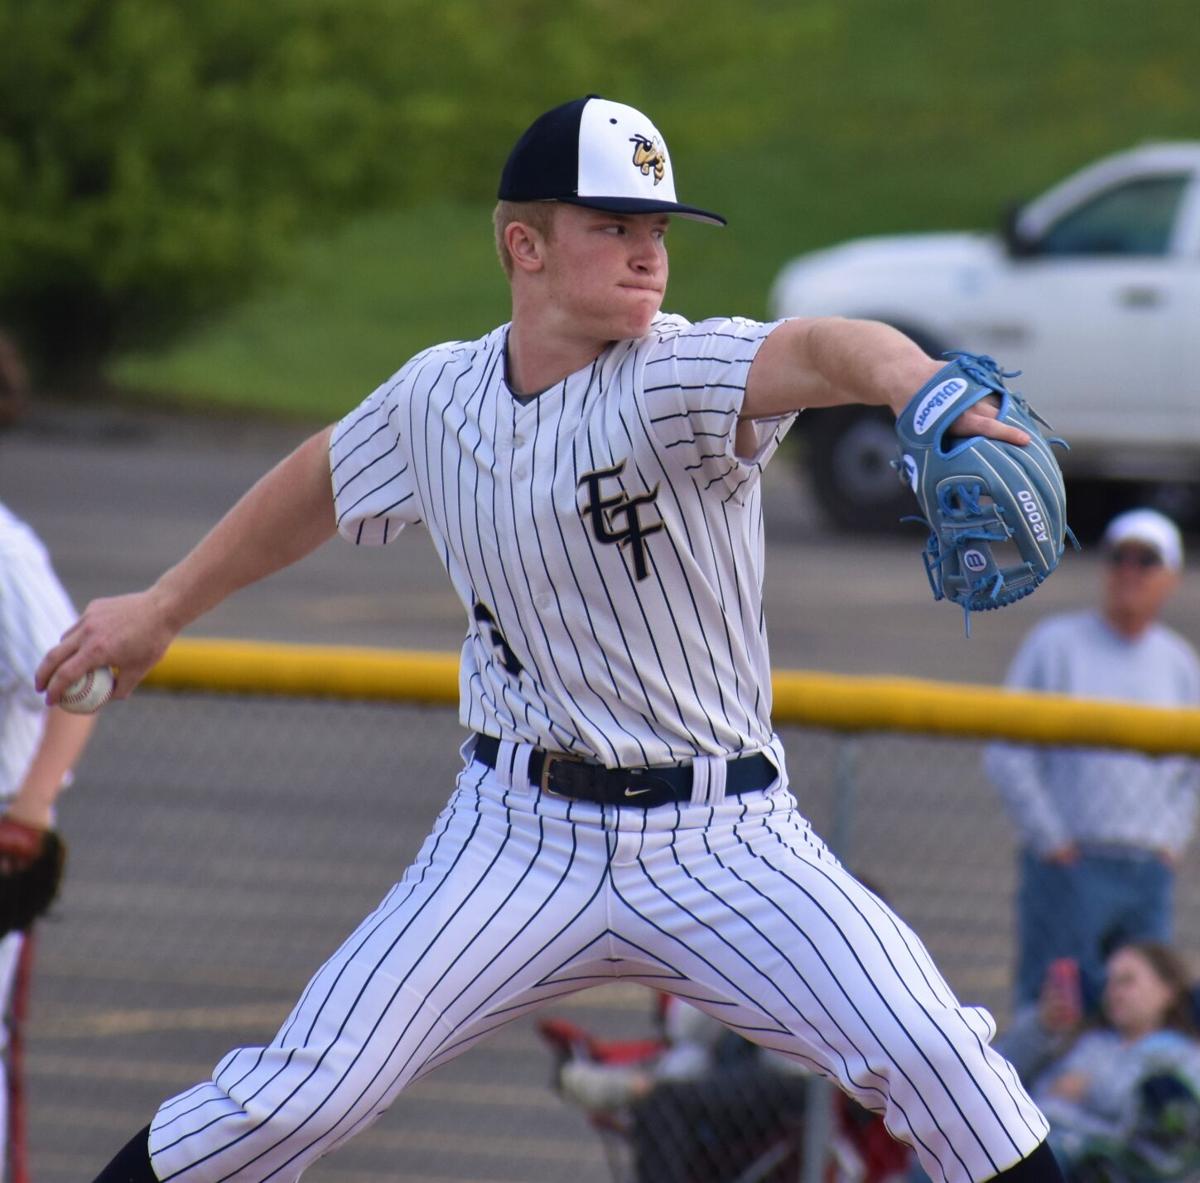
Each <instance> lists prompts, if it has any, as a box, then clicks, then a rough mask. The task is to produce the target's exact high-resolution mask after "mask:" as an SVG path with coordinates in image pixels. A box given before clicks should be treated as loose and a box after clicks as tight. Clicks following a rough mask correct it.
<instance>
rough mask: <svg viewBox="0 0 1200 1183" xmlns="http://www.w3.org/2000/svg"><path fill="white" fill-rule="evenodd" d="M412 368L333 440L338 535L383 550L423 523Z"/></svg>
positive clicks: (368, 402)
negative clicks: (414, 452) (412, 421)
mask: <svg viewBox="0 0 1200 1183" xmlns="http://www.w3.org/2000/svg"><path fill="white" fill-rule="evenodd" d="M415 360H416V359H414V361H415ZM412 364H413V363H412V362H410V363H409V365H408V366H405V367H404V369H402V370H400V372H399V373H398V374H396V375H395V376H394V377H392V378H391V379H389V380H388V381H387V382H385V383H384V384H383V385H382V386H380V387H379V389H378V390H376V391H375V392H374V393H373V394H371V395H370V396H369V397H368V398H366V399H365V400H364V401H363V402H362V403H361V404H360V405H359V406H358V407H356V408H355V409H354V410H353V411H351V412H350V414H348V415H347V416H346V417H345V418H344V419H343V420H342V421H341V422H340V423H338V424H337V425H336V426H335V427H334V429H333V435H332V436H331V437H330V442H329V470H330V476H331V479H332V481H333V500H334V511H335V513H336V515H337V526H338V531H339V532H340V533H341V534H342V536H343V537H345V538H348V539H350V541H351V542H355V543H360V544H365V545H370V546H382V545H383V544H384V543H387V542H390V541H391V540H392V539H393V538H395V537H396V535H397V534H399V533H400V531H401V530H402V529H403V528H404V527H405V526H409V525H415V524H416V523H417V522H419V521H421V505H420V500H419V498H418V497H417V491H416V484H415V481H414V479H413V471H412V459H411V457H410V455H409V440H410V438H411V433H410V429H409V421H408V414H409V406H410V399H409V397H408V395H409V393H410V386H409V383H408V382H407V381H406V376H407V373H408V370H409V366H411V365H412Z"/></svg>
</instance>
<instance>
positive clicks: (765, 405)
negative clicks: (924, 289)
mask: <svg viewBox="0 0 1200 1183" xmlns="http://www.w3.org/2000/svg"><path fill="white" fill-rule="evenodd" d="M944 365H945V363H944V362H941V361H937V360H935V359H934V358H931V357H929V355H928V354H926V353H925V351H924V350H922V349H921V348H919V347H918V346H917V345H915V344H913V342H912V341H911V340H909V338H908V337H906V336H905V335H904V334H903V333H901V332H900V331H899V330H897V329H894V328H892V327H891V326H890V325H885V324H883V323H881V322H879V321H872V320H850V319H846V318H843V317H814V318H808V319H796V320H785V321H782V322H781V323H780V324H779V325H778V326H776V328H774V329H773V330H772V331H771V333H770V335H769V336H768V337H767V339H766V340H765V341H764V342H763V343H762V345H761V346H760V347H759V350H758V353H757V355H756V356H755V358H754V362H753V363H752V364H751V366H750V372H749V374H748V376H747V379H746V394H745V398H744V400H743V402H742V411H741V418H743V419H771V418H777V417H779V416H781V415H788V414H791V413H792V412H794V411H800V410H806V409H815V408H818V407H837V406H846V405H849V404H856V403H857V404H863V405H866V406H879V407H888V408H890V409H891V411H892V412H893V414H899V413H900V411H902V410H903V409H904V407H905V405H906V404H907V403H908V401H909V399H911V398H912V396H913V394H914V393H915V392H916V391H917V390H919V389H920V388H921V387H922V386H923V385H924V384H925V383H926V382H928V381H929V379H930V378H932V377H933V375H934V374H936V373H937V372H938V371H939V370H940V369H942V368H943V367H944ZM954 433H955V434H956V435H986V436H991V437H993V438H995V439H999V440H1003V441H1005V442H1007V443H1012V444H1025V443H1028V442H1029V437H1028V436H1027V435H1026V434H1025V432H1023V431H1021V430H1020V429H1019V428H1015V427H1012V426H1011V425H1009V424H1005V423H998V422H997V421H996V407H995V405H994V404H992V403H991V401H990V400H986V399H985V400H984V401H983V402H980V403H978V404H976V406H974V407H972V408H971V409H969V410H967V411H964V412H963V413H962V414H961V415H960V416H959V417H958V420H957V421H956V422H955V424H954Z"/></svg>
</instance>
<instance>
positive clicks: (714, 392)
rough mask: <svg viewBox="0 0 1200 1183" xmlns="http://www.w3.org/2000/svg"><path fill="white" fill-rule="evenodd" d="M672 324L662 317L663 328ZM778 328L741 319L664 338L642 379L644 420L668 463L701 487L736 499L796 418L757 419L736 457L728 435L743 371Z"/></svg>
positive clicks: (741, 393)
mask: <svg viewBox="0 0 1200 1183" xmlns="http://www.w3.org/2000/svg"><path fill="white" fill-rule="evenodd" d="M675 319H676V318H670V317H668V318H664V320H663V322H661V323H662V327H663V328H664V329H666V328H668V326H669V325H670V324H671V322H672V321H673V320H675ZM777 323H778V322H772V323H770V324H764V323H761V322H759V321H753V320H745V319H742V318H741V317H734V318H720V319H714V320H705V321H701V322H700V323H699V324H695V325H692V324H689V323H688V322H687V321H685V320H682V319H678V324H679V325H680V331H679V332H678V333H677V334H676V333H672V332H669V331H667V332H664V335H663V339H662V341H661V342H660V344H659V345H658V346H657V347H656V348H655V349H654V350H653V351H652V352H651V354H650V355H649V357H648V359H647V362H646V367H645V372H644V376H643V391H644V395H645V399H646V408H647V413H648V414H649V417H650V421H651V423H652V425H653V427H654V431H655V434H656V435H657V437H658V439H659V442H660V443H661V445H662V448H663V455H664V459H665V460H666V462H667V463H668V464H671V465H672V466H675V467H677V468H680V469H682V470H684V471H686V472H687V473H688V474H689V475H690V476H692V478H693V479H694V480H696V481H698V482H700V483H701V484H702V485H711V484H715V483H718V482H720V483H722V484H723V485H724V486H725V487H726V488H727V489H728V490H729V492H730V495H731V496H732V497H733V499H734V500H740V499H741V497H742V496H743V495H744V493H745V492H746V491H748V490H749V489H750V488H751V487H752V486H753V483H754V481H755V480H756V479H757V477H758V476H759V475H760V474H761V472H762V469H763V467H764V466H765V465H766V463H767V461H768V460H769V459H770V458H771V456H772V455H773V454H774V453H775V450H776V448H778V446H779V443H780V441H781V440H782V439H783V437H784V435H785V434H786V432H787V429H788V428H789V427H790V426H791V425H792V422H793V421H794V419H795V415H794V414H792V415H785V416H782V417H780V418H778V419H758V420H755V421H754V423H753V425H752V430H753V432H754V436H755V441H754V447H753V450H752V454H751V455H749V456H738V455H737V453H736V451H735V434H736V429H737V426H738V415H739V413H740V412H741V409H742V401H743V399H744V398H745V394H746V379H747V377H748V375H749V373H750V366H751V363H753V361H754V358H755V357H756V356H757V354H758V350H759V348H760V347H761V345H762V343H763V342H764V341H765V340H766V339H767V337H768V336H769V335H770V333H771V330H772V329H774V328H775V327H776V324H777Z"/></svg>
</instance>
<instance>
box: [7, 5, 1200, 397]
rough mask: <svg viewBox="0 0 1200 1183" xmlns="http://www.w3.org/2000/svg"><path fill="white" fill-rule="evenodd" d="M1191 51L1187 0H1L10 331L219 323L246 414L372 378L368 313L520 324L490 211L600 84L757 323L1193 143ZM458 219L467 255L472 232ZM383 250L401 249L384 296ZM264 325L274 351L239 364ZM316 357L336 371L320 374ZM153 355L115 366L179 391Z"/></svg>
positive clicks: (713, 284)
mask: <svg viewBox="0 0 1200 1183" xmlns="http://www.w3.org/2000/svg"><path fill="white" fill-rule="evenodd" d="M1198 56H1200V21H1197V20H1196V12H1195V6H1194V3H1193V2H1192V0H1155V3H1154V4H1150V5H1145V4H1138V3H1135V2H1134V0H1051V2H1050V3H1047V2H1046V0H1005V3H1003V4H979V3H974V4H973V3H964V2H963V0H800V2H794V0H786V2H785V0H743V2H742V3H740V4H738V5H736V6H730V5H729V4H728V3H715V2H713V0H693V3H691V4H689V5H686V6H683V7H680V6H679V5H677V4H674V3H670V4H668V3H667V2H666V0H508V3H506V4H504V5H496V4H494V3H486V2H485V0H354V3H345V2H344V0H287V2H286V3H283V2H281V0H259V3H257V4H245V3H243V2H242V0H206V2H205V3H204V4H188V5H180V4H163V3H161V2H160V0H0V315H3V314H7V315H8V316H9V317H12V318H16V319H18V320H19V321H20V322H21V323H22V324H23V325H24V326H25V327H26V336H27V339H31V338H30V335H29V331H30V328H31V327H40V333H39V334H38V336H37V337H36V342H37V343H40V344H41V347H42V349H43V351H44V352H48V353H51V354H54V355H63V354H71V353H81V354H86V352H87V350H88V348H89V344H90V345H91V346H92V348H93V352H102V351H103V350H104V349H106V348H108V347H109V346H110V345H111V344H113V343H116V344H117V345H118V346H119V347H120V348H121V349H122V350H123V351H128V349H129V348H130V347H131V346H134V345H137V346H139V347H141V348H143V349H144V347H145V346H147V345H154V344H155V343H158V342H162V341H164V340H166V341H169V340H170V334H171V333H173V332H174V331H176V330H177V329H179V328H180V327H184V326H194V325H195V324H197V323H198V318H201V323H202V324H203V327H202V328H201V329H200V331H199V335H193V336H192V337H191V338H190V339H189V340H188V341H185V342H184V344H183V346H182V353H186V354H188V355H189V356H191V357H192V358H193V359H195V358H199V357H200V355H201V353H202V352H203V351H204V349H211V350H216V351H217V352H218V353H219V354H220V356H221V357H222V359H223V362H222V364H220V365H217V366H214V367H211V368H212V369H213V370H214V371H215V370H227V371H229V378H228V380H227V383H226V384H227V385H230V386H232V385H236V383H237V379H236V375H235V374H234V372H233V370H234V369H235V368H236V364H237V363H236V362H235V360H234V359H235V358H237V357H239V356H242V357H245V358H246V359H249V358H250V356H251V353H252V352H253V358H254V362H253V364H254V365H255V366H257V367H258V368H259V369H263V368H271V369H272V370H273V371H277V372H278V374H279V378H278V381H277V383H272V382H262V381H259V380H257V379H255V380H253V381H248V382H246V383H245V387H246V392H245V397H246V398H249V399H252V400H253V399H255V398H257V397H258V396H259V394H258V392H262V391H265V390H267V389H268V388H269V387H271V386H273V385H276V384H277V385H279V386H280V387H284V388H287V387H290V388H291V389H293V390H296V389H299V388H300V387H303V386H305V385H306V384H307V383H309V382H313V383H314V390H313V392H312V393H311V394H310V395H309V396H307V397H306V398H305V400H304V402H305V405H306V406H311V405H314V404H315V403H317V402H319V401H320V397H321V396H320V395H319V394H318V393H317V391H316V389H315V375H317V374H322V375H323V374H325V373H326V372H327V371H328V372H330V373H332V372H336V371H338V368H339V366H338V362H337V360H336V359H337V358H338V356H339V354H340V357H341V365H342V366H343V368H344V369H348V370H349V371H352V382H353V384H354V386H355V388H356V389H357V387H358V385H359V381H360V371H361V370H362V369H364V368H369V369H370V371H371V373H372V374H374V373H375V363H374V362H372V363H370V366H369V367H364V366H363V365H362V363H361V361H360V359H361V358H362V357H363V355H364V347H363V345H362V339H363V335H364V334H363V330H362V327H361V326H362V325H364V324H378V323H379V322H380V319H381V317H380V314H379V312H378V310H379V309H381V308H385V307H387V308H397V317H396V319H395V320H393V321H392V322H390V323H391V325H392V331H391V332H390V334H389V337H388V340H389V342H390V344H391V345H393V346H394V347H395V353H396V357H395V364H399V362H400V361H402V360H403V359H404V352H403V351H404V350H408V349H409V346H410V344H411V346H412V348H416V347H419V346H420V345H421V344H424V343H425V340H423V339H415V340H414V339H413V338H414V331H413V330H412V329H410V327H409V326H413V328H414V329H415V327H417V326H419V327H420V328H421V329H422V330H429V331H430V332H431V333H432V335H433V336H435V337H446V336H451V335H464V334H465V333H466V332H467V331H468V329H466V328H464V327H460V326H459V325H458V323H457V322H458V312H459V310H460V308H461V305H462V300H463V297H464V295H466V296H472V297H473V295H474V292H475V291H476V289H477V288H478V289H479V290H481V291H485V292H487V293H488V303H487V306H488V308H489V309H490V308H491V307H492V306H493V303H494V304H495V305H496V306H499V307H502V305H503V303H504V301H503V290H502V289H501V291H500V293H499V295H498V296H496V294H495V293H496V289H495V286H494V285H495V284H496V282H497V279H496V276H497V274H498V273H497V272H496V269H495V263H494V260H493V259H492V257H491V249H490V246H489V244H488V238H487V235H488V230H487V214H488V207H489V205H490V202H491V198H492V195H493V193H494V191H495V183H496V178H497V175H498V173H499V170H500V167H501V165H502V163H503V160H504V157H505V155H506V153H507V150H508V148H509V146H510V145H511V143H512V142H513V140H514V139H515V137H516V135H517V134H519V132H520V130H521V129H522V128H523V127H524V126H525V125H526V124H527V123H528V122H529V120H530V119H531V118H532V117H533V116H535V115H536V114H538V113H539V112H540V111H542V110H544V109H545V108H547V107H549V106H550V105H552V104H554V103H556V102H560V101H563V100H564V99H567V98H570V97H574V96H576V95H579V94H583V93H587V92H589V91H595V92H597V93H601V94H606V95H609V96H610V97H614V98H620V99H622V100H624V101H627V102H631V103H633V104H635V105H638V106H641V107H643V108H644V109H646V110H647V111H648V112H649V113H650V114H651V115H652V116H653V118H654V119H655V121H656V122H657V123H658V124H659V126H660V127H661V128H662V129H663V130H664V131H665V133H666V134H667V136H668V138H669V141H670V144H671V150H672V155H673V157H674V159H675V162H676V165H677V168H678V172H679V185H680V192H681V195H682V196H683V197H684V199H685V200H691V201H695V202H697V203H699V204H702V205H705V206H708V207H710V208H714V209H718V210H721V211H722V212H723V213H726V214H727V215H729V217H730V220H731V226H730V229H729V230H728V231H726V232H719V233H712V232H709V231H707V230H706V229H705V228H699V227H690V226H689V227H683V226H680V227H678V228H677V229H676V230H674V231H673V232H672V239H673V271H674V278H673V281H672V285H673V290H672V298H671V300H670V304H671V306H672V307H674V308H677V309H679V310H680V311H683V312H686V313H688V314H690V315H702V314H709V313H714V312H730V311H737V312H744V313H747V314H749V315H759V314H761V313H762V311H763V309H764V299H765V294H766V289H767V287H768V285H769V283H770V280H771V277H772V276H773V274H774V272H775V270H776V269H777V268H778V266H779V265H780V264H781V263H782V262H783V261H784V259H786V258H787V257H788V256H789V255H791V254H794V253H797V252H798V251H801V250H807V249H810V248H812V247H815V246H820V245H822V244H825V243H829V242H832V241H836V240H838V239H841V238H846V237H850V236H853V235H860V234H864V233H873V232H892V231H905V230H918V229H924V228H930V229H933V228H945V227H970V226H979V227H985V226H990V225H994V224H995V221H996V218H997V216H998V213H999V211H1000V209H1001V208H1002V206H1004V205H1005V204H1006V203H1007V202H1009V201H1011V200H1013V199H1017V198H1020V197H1023V196H1029V195H1031V194H1033V193H1035V192H1037V191H1039V190H1040V189H1042V188H1043V187H1044V186H1045V185H1047V184H1049V183H1051V182H1052V181H1054V180H1056V179H1058V178H1060V177H1062V176H1064V175H1066V173H1067V172H1069V171H1070V170H1072V169H1073V168H1075V167H1077V166H1079V165H1081V164H1083V163H1085V162H1086V161H1088V160H1090V159H1093V158H1095V157H1097V156H1099V155H1101V154H1103V153H1105V152H1108V151H1112V150H1115V149H1119V148H1124V147H1127V146H1129V145H1130V144H1131V143H1133V142H1136V141H1138V140H1142V139H1147V138H1166V137H1179V138H1195V137H1196V136H1197V135H1200V92H1197V90H1196V87H1195V85H1194V63H1195V61H1196V60H1197V58H1198ZM438 206H444V207H446V211H447V212H446V219H448V221H447V220H445V219H441V218H440V217H439V216H437V215H436V214H431V212H430V211H431V210H432V209H435V208H436V207H438ZM468 210H469V211H470V213H469V214H468V212H467V211H468ZM359 217H364V218H365V220H364V221H363V223H362V228H361V229H358V230H356V229H355V228H354V226H353V225H352V226H351V227H349V228H348V229H347V231H346V232H345V233H342V232H341V231H342V228H343V226H344V223H346V222H347V220H350V219H355V218H359ZM451 223H452V224H453V225H452V226H451ZM469 226H474V228H475V233H476V234H477V238H475V239H474V240H473V241H474V243H475V247H476V249H475V252H470V251H467V250H465V249H460V240H459V239H458V238H457V237H455V236H456V235H458V234H459V233H460V232H461V233H462V234H464V235H465V234H466V233H467V227H469ZM435 228H441V231H439V232H445V233H448V234H450V235H451V239H452V244H453V245H452V246H451V247H450V249H449V250H447V244H446V243H445V242H443V241H441V240H440V239H439V237H438V233H435V232H434V229H435ZM465 241H466V240H465V239H464V240H461V242H462V243H465ZM299 243H309V244H311V246H307V247H305V248H304V249H303V250H298V244H299ZM377 244H383V247H384V249H385V251H386V250H390V249H394V250H395V251H396V252H397V254H396V257H394V258H392V259H391V268H390V271H389V273H388V276H387V278H385V276H384V274H383V273H382V271H381V269H380V267H379V262H378V259H377V258H376V257H375V254H376V251H377ZM414 274H419V275H421V276H423V277H425V278H424V279H423V280H422V286H421V288H420V289H417V288H416V287H415V286H414V284H413V282H412V279H411V278H410V277H411V276H413V275H414ZM360 276H361V278H359V277H360ZM430 276H436V277H437V281H436V282H433V283H430V282H429V278H428V277H430ZM264 277H265V278H267V279H268V280H269V281H270V283H269V284H267V285H265V286H264V285H263V283H262V280H263V278H264ZM456 281H457V283H456ZM389 284H391V285H394V286H395V287H396V288H397V289H400V290H405V289H407V295H406V296H405V297H403V298H400V303H402V304H403V303H404V300H405V299H409V300H411V301H412V303H413V305H414V306H415V310H414V309H411V308H408V307H407V305H405V307H404V310H403V311H400V310H399V309H398V307H397V301H396V300H392V299H388V298H386V297H385V295H384V289H385V288H386V287H387V286H388V285H389ZM481 285H482V286H481ZM292 288H294V289H295V292H294V293H293V294H291V295H289V291H290V290H291V289H292ZM256 292H261V293H263V294H262V295H261V298H258V297H257V296H256ZM300 293H303V294H300ZM247 297H252V299H251V300H250V302H249V303H247V302H246V298H247ZM231 306H232V307H233V308H234V310H233V311H232V312H231V313H230V314H229V315H228V316H227V318H226V319H224V320H213V315H214V314H216V313H220V312H221V310H223V309H226V308H229V307H231ZM272 309H273V310H275V311H274V313H272V312H271V310H272ZM306 310H307V312H308V313H309V314H311V315H316V316H317V317H318V322H319V328H317V329H313V328H312V327H310V322H308V321H305V320H303V319H302V318H303V317H304V315H306ZM501 314H502V313H501ZM272 315H274V316H276V317H277V318H278V321H277V323H275V324H274V327H273V328H272V329H271V330H270V331H268V329H267V326H268V324H269V323H273V322H272ZM297 318H300V319H297ZM250 324H252V325H253V326H254V329H253V332H252V333H250V336H252V337H253V339H254V340H256V341H258V342H259V345H260V348H259V349H258V350H256V351H251V350H249V349H248V348H230V347H229V344H228V342H229V340H231V339H232V338H236V337H237V336H239V334H240V335H241V336H242V338H243V341H245V340H246V339H248V338H247V333H248V331H249V330H248V327H247V326H248V325H250ZM339 325H340V326H342V329H341V330H340V331H336V332H335V328H336V326H339ZM471 331H473V329H472V330H471ZM223 334H228V335H229V336H228V337H225V336H223ZM309 339H313V340H315V339H319V340H323V341H325V342H326V346H325V348H326V350H327V352H328V356H329V358H330V360H329V362H328V364H322V365H317V366H314V365H312V364H306V365H303V366H302V365H301V363H300V361H299V359H300V358H301V357H305V356H306V355H308V354H310V353H311V350H309V349H308V348H307V347H306V342H307V340H309ZM340 340H346V341H348V342H352V344H347V346H346V347H345V348H344V349H341V350H339V346H338V342H339V341H340ZM265 341H270V342H275V341H278V342H280V345H279V347H278V348H277V350H276V351H275V352H274V353H272V352H271V351H270V350H269V349H268V350H267V352H266V353H263V351H262V348H261V346H262V344H263V342H265ZM201 342H204V343H205V345H204V346H203V347H202V346H201ZM222 342H223V343H222ZM409 351H411V350H409ZM160 358H163V360H160V361H158V362H156V361H154V360H153V359H152V358H151V357H149V356H148V355H147V354H145V353H144V352H143V353H141V354H139V355H138V358H137V360H136V361H132V360H129V359H128V357H127V360H126V362H125V363H124V364H123V365H122V367H121V368H120V370H119V371H118V372H119V373H120V374H121V376H122V377H127V376H128V375H129V374H130V373H132V372H133V371H135V370H136V371H137V373H138V374H139V378H138V381H139V384H141V385H152V386H158V387H159V388H160V389H161V388H165V387H167V386H168V385H170V386H174V385H175V383H176V377H171V378H170V380H169V381H165V380H164V381H155V379H154V376H153V375H154V372H155V366H156V365H157V366H159V367H166V368H165V369H162V368H160V370H159V374H160V376H161V377H163V378H165V377H166V375H167V374H168V373H173V374H174V375H178V374H180V373H181V372H182V371H181V367H180V366H179V365H175V367H174V370H173V371H172V370H171V368H170V367H171V364H172V363H171V355H169V354H168V355H165V356H164V355H161V354H160ZM309 360H310V361H311V358H310V359H309ZM247 364H250V362H249V360H247ZM186 368H187V369H188V371H189V373H191V374H192V377H191V378H189V380H188V382H187V387H188V389H191V390H193V391H194V392H195V393H196V394H197V395H201V396H202V395H209V394H214V393H216V390H215V388H214V389H211V390H210V389H207V388H206V387H207V383H206V382H205V381H204V380H203V372H204V367H203V366H202V365H196V364H189V366H188V367H186ZM386 368H389V369H390V368H395V365H393V364H390V363H389V365H388V366H387V367H386ZM322 380H324V379H322ZM223 381H224V380H223ZM329 395H330V397H333V398H335V399H340V398H342V397H343V396H344V392H341V391H337V392H334V391H332V390H330V391H329Z"/></svg>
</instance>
